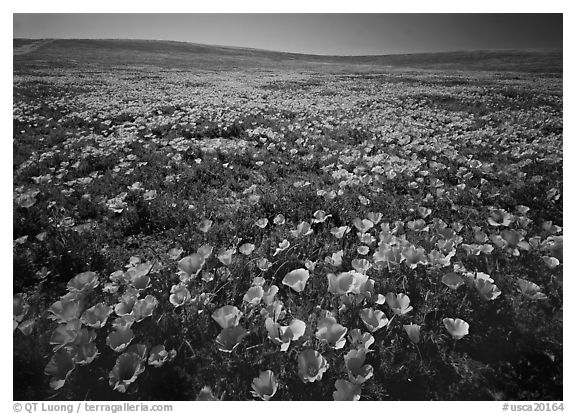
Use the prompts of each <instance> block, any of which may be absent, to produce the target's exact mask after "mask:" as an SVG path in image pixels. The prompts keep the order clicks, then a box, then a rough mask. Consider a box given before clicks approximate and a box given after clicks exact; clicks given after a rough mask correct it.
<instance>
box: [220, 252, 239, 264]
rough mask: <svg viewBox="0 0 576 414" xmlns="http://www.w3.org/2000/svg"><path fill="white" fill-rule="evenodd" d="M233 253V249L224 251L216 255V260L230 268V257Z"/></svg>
mask: <svg viewBox="0 0 576 414" xmlns="http://www.w3.org/2000/svg"><path fill="white" fill-rule="evenodd" d="M235 252H236V250H235V249H228V250H224V251H223V252H221V253H220V254H219V255H218V260H220V263H222V264H223V265H224V266H230V264H231V263H232V255H233V254H234V253H235Z"/></svg>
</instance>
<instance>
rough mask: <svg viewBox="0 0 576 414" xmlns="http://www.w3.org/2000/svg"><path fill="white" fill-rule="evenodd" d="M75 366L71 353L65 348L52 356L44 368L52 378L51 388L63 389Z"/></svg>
mask: <svg viewBox="0 0 576 414" xmlns="http://www.w3.org/2000/svg"><path fill="white" fill-rule="evenodd" d="M75 366H76V365H75V364H74V361H73V360H72V354H71V352H70V351H69V350H67V349H65V348H63V349H60V350H58V351H57V352H56V353H55V354H54V355H52V358H50V361H49V362H48V364H47V365H46V367H45V368H44V373H45V374H46V375H49V376H50V388H52V389H53V390H59V389H60V388H62V387H63V386H64V383H65V382H66V379H67V378H68V376H69V375H70V373H71V372H72V371H73V370H74V368H75Z"/></svg>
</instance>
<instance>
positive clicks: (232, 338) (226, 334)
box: [216, 326, 249, 352]
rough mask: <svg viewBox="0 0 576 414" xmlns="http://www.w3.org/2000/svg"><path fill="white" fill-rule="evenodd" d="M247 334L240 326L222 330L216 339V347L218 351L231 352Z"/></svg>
mask: <svg viewBox="0 0 576 414" xmlns="http://www.w3.org/2000/svg"><path fill="white" fill-rule="evenodd" d="M248 333H249V332H248V331H247V330H246V329H244V328H243V327H241V326H233V327H230V328H224V329H222V331H221V332H220V334H219V335H218V336H217V337H216V346H217V348H218V350H219V351H222V352H232V351H233V350H234V348H236V347H237V346H238V345H239V344H240V341H242V339H244V337H245V336H246V335H248Z"/></svg>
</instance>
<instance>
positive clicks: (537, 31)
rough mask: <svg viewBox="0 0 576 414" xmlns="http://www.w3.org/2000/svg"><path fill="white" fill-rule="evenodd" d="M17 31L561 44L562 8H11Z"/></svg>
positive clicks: (417, 46) (438, 46) (403, 48)
mask: <svg viewBox="0 0 576 414" xmlns="http://www.w3.org/2000/svg"><path fill="white" fill-rule="evenodd" d="M14 37H17V38H84V39H87V38H100V39H102V38H106V39H120V38H122V39H157V40H180V41H188V42H195V43H205V44H213V45H225V46H242V47H252V48H258V49H268V50H278V51H286V52H297V53H312V54H328V55H363V54H389V53H417V52H436V51H452V50H472V49H516V48H562V14H472V13H470V14H445V13H444V14H14Z"/></svg>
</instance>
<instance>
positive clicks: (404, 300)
mask: <svg viewBox="0 0 576 414" xmlns="http://www.w3.org/2000/svg"><path fill="white" fill-rule="evenodd" d="M386 304H387V305H388V307H389V308H390V309H391V310H392V312H394V313H395V314H396V315H399V316H401V315H404V314H406V313H408V312H410V311H411V310H412V309H413V308H412V306H410V298H409V297H408V295H405V294H404V293H399V294H397V295H395V294H394V293H392V292H388V293H387V294H386Z"/></svg>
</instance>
